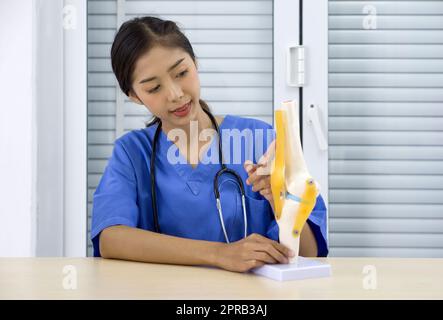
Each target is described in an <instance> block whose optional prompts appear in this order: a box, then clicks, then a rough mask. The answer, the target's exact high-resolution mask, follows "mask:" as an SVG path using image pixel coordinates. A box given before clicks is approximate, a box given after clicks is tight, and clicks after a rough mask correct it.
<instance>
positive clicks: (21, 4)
mask: <svg viewBox="0 0 443 320" xmlns="http://www.w3.org/2000/svg"><path fill="white" fill-rule="evenodd" d="M33 12H34V11H33V1H29V0H2V1H0V75H1V76H0V97H1V100H0V256H33V255H34V253H35V218H36V215H35V212H36V207H35V205H34V204H35V198H34V195H35V186H36V183H35V180H36V179H35V172H36V170H35V166H36V158H35V155H36V152H35V143H34V141H35V138H36V137H35V132H36V128H35V121H34V120H35V116H34V112H35V108H34V104H33V95H34V93H35V92H34V87H33V81H32V79H33V76H34V72H33V64H32V62H33V41H32V39H33V28H32V23H33Z"/></svg>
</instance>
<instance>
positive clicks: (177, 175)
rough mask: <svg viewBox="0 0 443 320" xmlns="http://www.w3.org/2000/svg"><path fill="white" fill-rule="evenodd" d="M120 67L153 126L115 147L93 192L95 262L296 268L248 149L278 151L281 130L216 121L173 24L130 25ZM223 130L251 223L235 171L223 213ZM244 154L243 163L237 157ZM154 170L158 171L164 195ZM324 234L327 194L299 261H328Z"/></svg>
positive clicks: (227, 180)
mask: <svg viewBox="0 0 443 320" xmlns="http://www.w3.org/2000/svg"><path fill="white" fill-rule="evenodd" d="M111 60H112V68H113V71H114V74H115V76H116V78H117V80H118V82H119V85H120V88H121V90H122V91H123V92H124V93H125V94H126V95H127V96H128V97H129V98H130V99H131V100H132V101H133V102H135V103H137V104H139V105H141V106H143V107H146V108H147V109H148V110H149V111H150V112H151V113H152V114H153V115H154V120H153V121H151V123H150V124H148V125H147V127H146V128H144V129H140V130H133V131H131V132H129V133H127V134H125V135H124V136H122V137H121V138H119V139H117V140H116V141H115V146H114V150H113V153H112V156H111V157H110V159H109V162H108V165H107V167H106V169H105V172H104V174H103V176H102V179H101V181H100V184H99V186H98V187H97V189H96V191H95V193H94V201H93V211H92V230H91V239H92V242H93V246H94V256H102V257H104V258H115V259H124V260H133V261H145V262H154V263H168V264H182V265H209V266H216V267H220V268H223V269H226V270H230V271H238V272H245V271H248V270H250V269H252V268H255V267H258V266H262V265H263V264H265V263H287V261H288V257H290V256H292V255H293V253H291V252H290V251H289V249H287V248H286V247H284V246H283V245H281V244H280V243H279V242H278V225H277V223H276V221H275V219H274V214H273V211H272V205H273V204H272V197H271V194H270V184H269V176H266V175H265V176H264V175H258V174H257V164H254V163H257V160H258V159H257V158H259V156H255V157H254V156H251V152H249V154H248V152H247V151H245V149H246V150H249V151H251V150H252V153H253V154H254V155H257V154H258V155H260V152H257V150H258V148H257V145H258V144H261V143H263V145H264V146H265V147H268V146H269V145H270V142H271V141H270V140H271V139H267V137H265V134H263V131H266V130H269V129H272V127H271V126H269V125H268V124H266V123H265V122H262V121H259V120H253V119H247V118H241V117H237V116H231V115H227V116H225V117H224V118H223V117H219V116H218V117H213V116H212V114H211V112H210V109H209V107H208V105H207V104H206V103H205V102H204V101H203V100H201V99H200V82H199V77H198V72H197V65H196V58H195V55H194V52H193V49H192V46H191V44H190V43H189V41H188V39H187V38H186V37H185V36H184V35H183V33H182V32H181V31H180V30H179V29H178V28H177V26H176V24H175V23H174V22H172V21H164V20H161V19H158V18H154V17H144V18H135V19H133V20H130V21H127V22H125V23H124V24H123V25H122V26H121V28H120V29H119V31H118V33H117V34H116V36H115V39H114V43H113V45H112V49H111ZM211 118H212V121H211ZM217 127H218V129H219V131H220V132H223V133H220V135H221V136H222V145H223V150H222V154H223V157H224V161H223V162H225V163H226V166H227V167H228V168H229V169H232V170H234V171H235V172H236V173H237V174H238V176H239V177H240V179H241V181H242V182H243V184H244V188H245V195H246V197H245V199H246V201H245V205H246V216H247V219H243V218H244V216H243V213H244V212H243V207H242V201H241V200H240V199H241V198H240V192H239V187H238V182H237V181H236V179H235V176H233V175H230V174H227V175H226V174H225V175H222V176H220V179H219V180H218V183H217V185H218V188H219V191H220V198H221V208H222V212H223V214H222V216H221V215H219V213H218V210H217V209H218V207H217V206H216V199H215V195H214V178H215V175H216V173H217V171H218V170H220V167H221V164H220V163H219V162H218V163H212V162H211V161H207V160H208V159H207V158H205V157H204V156H202V154H206V155H208V154H209V151H211V154H212V155H211V157H212V158H211V159H214V154H216V153H217V152H216V151H218V147H217V146H218V137H217V134H216V132H215V131H214V132H213V134H208V130H211V129H212V130H214V129H217ZM205 130H206V131H205ZM247 130H249V131H248V132H250V133H251V134H250V135H246V136H247V137H246V138H245V137H243V138H244V139H243V140H242V141H243V142H241V143H240V144H236V143H233V144H230V143H229V142H230V141H231V138H232V137H233V136H229V135H227V138H226V137H225V132H226V131H227V132H228V133H229V132H231V133H232V132H236V133H238V132H246V131H247ZM156 132H157V134H158V135H157V139H156V143H155V144H154V140H155V139H154V136H155V133H156ZM204 132H206V137H209V138H211V139H210V142H209V143H207V142H206V141H204V140H201V139H195V136H196V134H197V136H198V137H201V134H202V133H204ZM180 133H183V134H182V135H181V134H180ZM259 133H260V134H259ZM171 137H172V138H171ZM183 137H185V139H180V138H183ZM187 137H189V139H186V138H187ZM193 137H194V139H193ZM248 137H249V139H247V138H248ZM225 138H226V139H225ZM257 141H258V142H257ZM154 145H155V154H156V156H155V157H154V158H153V159H154V161H153V163H154V167H152V165H151V155H152V154H153V147H154ZM239 146H240V147H239ZM243 147H244V148H243ZM266 149H267V148H262V150H266ZM214 151H215V152H214ZM218 154H219V153H218ZM236 157H237V161H232V160H231V159H232V158H236ZM215 159H218V156H216V157H215ZM239 159H241V160H240V161H238V160H239ZM226 160H227V161H226ZM251 161H252V164H251ZM243 165H244V167H243ZM153 168H155V169H153ZM246 169H247V171H246ZM151 170H154V172H155V183H154V185H155V188H154V191H155V194H153V192H152V191H153V190H152V189H151V188H152V180H151ZM248 178H249V179H248ZM153 195H155V197H156V205H153V201H152V199H153ZM154 210H157V216H158V218H157V219H155V218H154V212H155V211H154ZM245 222H246V223H245ZM156 228H157V229H156ZM245 228H246V229H247V234H246V237H245V234H244V232H243V231H244V229H245ZM156 230H159V231H161V232H155V231H156ZM325 233H326V208H325V205H324V202H323V199H322V198H321V196H319V197H318V199H317V204H316V207H315V208H314V211H313V212H312V214H311V218H310V219H309V220H308V223H307V224H306V225H305V227H304V229H303V232H302V235H301V244H300V254H301V255H305V256H317V255H319V256H326V255H327V250H328V249H327V243H326V234H325ZM291 254H292V255H291Z"/></svg>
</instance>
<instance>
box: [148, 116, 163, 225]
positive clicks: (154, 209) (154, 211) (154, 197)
mask: <svg viewBox="0 0 443 320" xmlns="http://www.w3.org/2000/svg"><path fill="white" fill-rule="evenodd" d="M161 127H162V123H161V121H159V122H158V126H157V130H155V135H154V143H153V144H152V154H151V168H150V170H151V195H152V201H151V202H152V215H153V217H154V229H155V232H157V233H161V232H160V224H159V222H158V212H157V194H156V192H155V156H156V154H157V153H156V145H157V144H156V142H157V140H158V136H159V134H160V130H161Z"/></svg>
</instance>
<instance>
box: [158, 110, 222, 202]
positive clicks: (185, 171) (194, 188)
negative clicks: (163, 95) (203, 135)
mask: <svg viewBox="0 0 443 320" xmlns="http://www.w3.org/2000/svg"><path fill="white" fill-rule="evenodd" d="M228 120H230V116H229V115H226V116H225V117H224V118H223V120H222V122H221V123H220V124H219V126H218V127H219V130H220V133H221V130H222V129H223V128H224V127H225V126H226V124H227V121H228ZM160 131H161V132H160V137H159V139H160V140H161V142H162V145H164V146H166V148H165V150H164V152H162V158H163V159H162V161H166V162H167V163H168V164H169V162H168V159H167V150H168V149H169V147H171V146H172V144H173V142H172V141H171V140H169V139H168V137H167V135H166V134H165V133H164V132H163V130H160ZM216 141H217V139H212V141H211V144H210V145H209V147H208V149H207V150H206V154H207V152H208V151H209V150H210V149H211V148H212V149H213V148H214V147H213V144H214V143H216ZM216 149H217V150H218V147H217V148H216ZM178 157H179V158H180V162H179V163H177V164H169V165H170V166H172V167H173V168H174V169H175V171H176V172H177V174H178V175H179V176H180V177H181V178H182V179H183V180H184V181H185V182H186V184H187V185H188V187H189V189H190V190H191V192H192V193H193V194H194V195H196V196H197V195H198V194H199V193H200V190H201V184H202V183H203V182H204V181H206V180H207V178H208V177H210V174H211V173H212V171H214V175H215V173H216V172H217V171H218V170H219V169H220V168H221V166H220V164H219V163H215V164H214V163H208V164H203V163H201V162H200V161H199V162H198V164H197V166H196V167H195V168H193V167H192V165H191V164H190V163H189V162H188V161H187V159H186V158H185V157H184V156H183V155H182V154H181V153H180V152H179V151H178ZM217 162H218V161H217Z"/></svg>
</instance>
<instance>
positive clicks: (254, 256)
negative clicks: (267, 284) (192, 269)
mask: <svg viewBox="0 0 443 320" xmlns="http://www.w3.org/2000/svg"><path fill="white" fill-rule="evenodd" d="M291 254H292V255H291ZM292 256H293V253H292V252H291V250H290V249H288V248H287V247H285V246H284V245H282V244H280V243H278V242H276V241H274V240H271V239H268V238H266V237H263V236H262V235H260V234H257V233H253V234H251V235H249V236H248V237H246V238H244V239H242V240H239V241H237V242H233V243H229V244H228V243H224V244H221V245H220V246H219V247H218V250H217V253H216V263H215V264H216V266H217V267H219V268H222V269H225V270H228V271H235V272H247V271H249V270H251V269H254V268H257V267H261V266H263V265H264V264H275V263H288V262H289V260H288V258H289V257H292Z"/></svg>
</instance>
